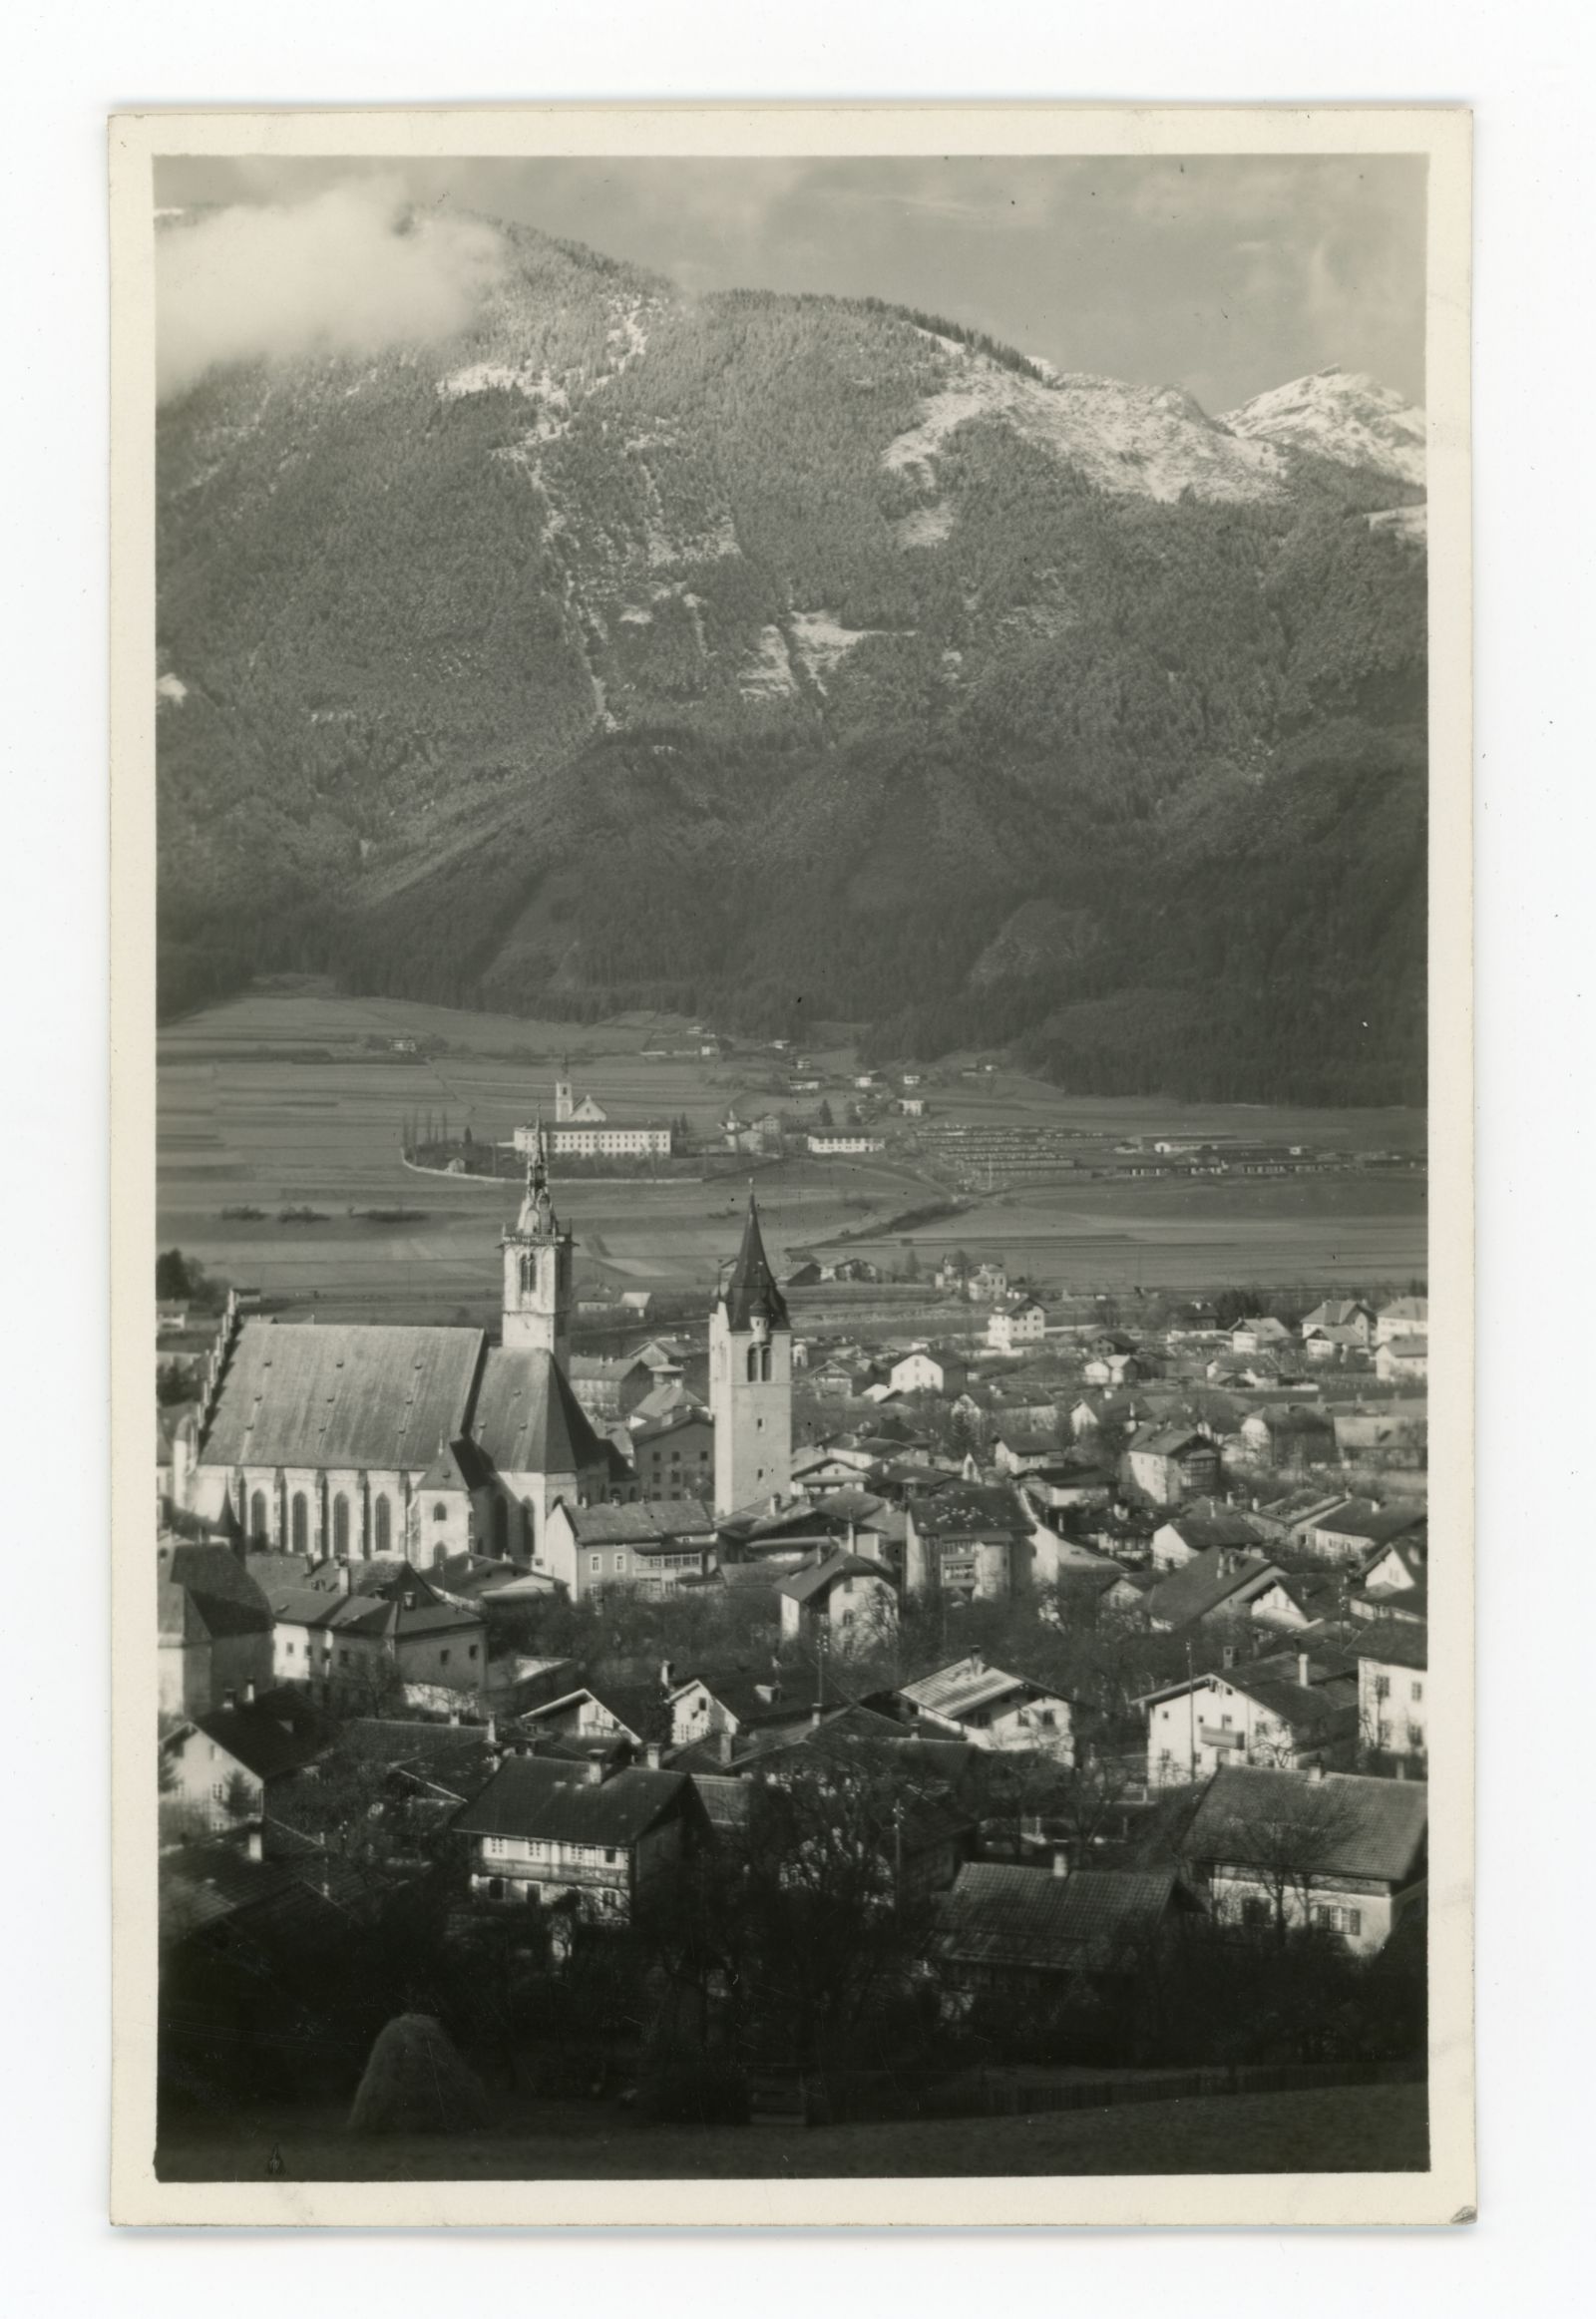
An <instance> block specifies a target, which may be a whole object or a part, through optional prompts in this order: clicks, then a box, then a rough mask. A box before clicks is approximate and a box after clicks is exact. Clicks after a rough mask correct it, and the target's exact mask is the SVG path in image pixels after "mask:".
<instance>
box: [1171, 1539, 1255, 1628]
mask: <svg viewBox="0 0 1596 2319" xmlns="http://www.w3.org/2000/svg"><path fill="white" fill-rule="evenodd" d="M1280 1576H1281V1572H1280V1571H1279V1570H1278V1569H1277V1568H1276V1566H1275V1564H1274V1563H1273V1562H1268V1561H1266V1560H1265V1559H1264V1557H1263V1556H1262V1555H1261V1554H1257V1553H1253V1554H1248V1553H1244V1552H1242V1551H1241V1550H1240V1549H1239V1548H1237V1547H1234V1546H1210V1547H1208V1548H1206V1549H1205V1550H1204V1552H1202V1553H1201V1554H1197V1555H1194V1556H1193V1557H1192V1559H1191V1561H1190V1562H1188V1563H1186V1564H1184V1565H1183V1567H1182V1568H1180V1569H1179V1570H1176V1571H1173V1572H1171V1574H1170V1576H1169V1577H1168V1578H1163V1579H1160V1580H1159V1582H1158V1584H1157V1585H1156V1586H1155V1587H1153V1588H1152V1590H1151V1592H1150V1593H1149V1594H1148V1596H1147V1598H1146V1605H1145V1608H1146V1612H1147V1618H1148V1623H1149V1624H1150V1625H1151V1626H1153V1627H1155V1628H1159V1629H1161V1630H1163V1631H1165V1632H1166V1633H1170V1634H1175V1633H1178V1632H1179V1631H1180V1629H1181V1628H1183V1627H1194V1626H1199V1625H1201V1624H1202V1623H1203V1622H1204V1621H1205V1620H1208V1619H1229V1618H1236V1617H1238V1616H1239V1615H1240V1614H1241V1613H1242V1612H1243V1611H1245V1610H1246V1609H1247V1608H1248V1606H1249V1605H1250V1603H1251V1602H1252V1600H1253V1597H1254V1596H1255V1595H1257V1594H1261V1593H1262V1592H1263V1590H1264V1588H1265V1587H1267V1586H1269V1585H1271V1584H1272V1583H1273V1581H1274V1580H1275V1579H1277V1578H1279V1577H1280Z"/></svg>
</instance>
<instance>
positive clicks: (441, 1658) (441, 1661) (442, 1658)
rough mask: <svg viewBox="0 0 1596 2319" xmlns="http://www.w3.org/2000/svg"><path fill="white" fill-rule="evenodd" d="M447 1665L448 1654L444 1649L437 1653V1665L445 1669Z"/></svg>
mask: <svg viewBox="0 0 1596 2319" xmlns="http://www.w3.org/2000/svg"><path fill="white" fill-rule="evenodd" d="M448 1664H449V1653H448V1650H447V1648H446V1649H444V1650H442V1651H440V1652H439V1654H438V1665H439V1666H440V1667H447V1666H448Z"/></svg>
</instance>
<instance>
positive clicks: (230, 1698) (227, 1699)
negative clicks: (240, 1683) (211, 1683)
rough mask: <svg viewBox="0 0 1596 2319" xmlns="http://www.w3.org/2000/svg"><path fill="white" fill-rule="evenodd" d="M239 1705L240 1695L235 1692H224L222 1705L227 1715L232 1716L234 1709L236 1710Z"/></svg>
mask: <svg viewBox="0 0 1596 2319" xmlns="http://www.w3.org/2000/svg"><path fill="white" fill-rule="evenodd" d="M237 1704H238V1694H237V1693H236V1692H235V1691H224V1692H223V1693H222V1695H221V1705H222V1707H223V1709H224V1710H225V1712H226V1713H227V1714H228V1715H229V1716H230V1715H231V1713H232V1711H233V1709H234V1708H235V1707H236V1706H237Z"/></svg>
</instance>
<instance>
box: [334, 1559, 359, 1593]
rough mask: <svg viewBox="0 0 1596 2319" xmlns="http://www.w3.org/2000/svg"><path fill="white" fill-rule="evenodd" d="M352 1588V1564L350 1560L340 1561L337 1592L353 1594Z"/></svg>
mask: <svg viewBox="0 0 1596 2319" xmlns="http://www.w3.org/2000/svg"><path fill="white" fill-rule="evenodd" d="M354 1590H355V1571H354V1564H353V1563H352V1562H340V1563H339V1565H338V1592H339V1593H340V1594H353V1593H354Z"/></svg>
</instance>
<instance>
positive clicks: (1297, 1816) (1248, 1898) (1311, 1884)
mask: <svg viewBox="0 0 1596 2319" xmlns="http://www.w3.org/2000/svg"><path fill="white" fill-rule="evenodd" d="M1210 1793H1212V1790H1210ZM1355 1826H1356V1814H1355V1813H1354V1811H1353V1810H1352V1808H1351V1807H1350V1805H1349V1804H1348V1802H1347V1800H1346V1798H1345V1797H1344V1796H1343V1795H1342V1794H1340V1793H1339V1792H1338V1790H1337V1789H1336V1787H1335V1786H1334V1785H1332V1784H1330V1783H1327V1782H1325V1781H1323V1780H1320V1779H1316V1778H1310V1777H1307V1776H1303V1777H1298V1776H1296V1775H1295V1774H1293V1773H1289V1772H1283V1773H1278V1774H1277V1775H1276V1776H1275V1778H1274V1780H1273V1782H1272V1785H1271V1788H1270V1791H1269V1793H1268V1794H1267V1795H1265V1794H1263V1793H1261V1792H1260V1793H1249V1795H1248V1798H1247V1800H1246V1803H1245V1805H1244V1806H1238V1808H1237V1809H1236V1810H1235V1811H1234V1812H1233V1813H1232V1814H1231V1815H1230V1816H1229V1819H1228V1822H1226V1823H1221V1824H1219V1825H1218V1826H1215V1825H1214V1824H1213V1823H1212V1821H1210V1822H1209V1823H1207V1825H1206V1826H1205V1829H1204V1833H1203V1835H1202V1837H1201V1838H1200V1841H1201V1843H1202V1846H1203V1851H1204V1854H1205V1855H1206V1864H1207V1865H1209V1866H1211V1867H1225V1868H1230V1869H1233V1870H1235V1871H1236V1873H1237V1876H1238V1878H1239V1880H1240V1881H1241V1882H1243V1883H1244V1884H1247V1885H1251V1886H1253V1887H1256V1889H1255V1890H1254V1891H1252V1892H1250V1893H1243V1894H1242V1895H1241V1897H1240V1909H1241V1919H1242V1922H1243V1923H1244V1924H1245V1923H1248V1922H1249V1921H1256V1922H1257V1923H1259V1925H1260V1926H1261V1927H1262V1926H1267V1928H1268V1930H1269V1931H1270V1933H1271V1934H1272V1937H1273V1939H1274V1942H1275V1945H1276V1946H1277V1947H1283V1946H1284V1945H1285V1943H1286V1941H1287V1939H1288V1938H1289V1936H1290V1935H1291V1933H1292V1932H1293V1931H1294V1930H1295V1929H1299V1928H1301V1927H1304V1926H1309V1925H1311V1924H1312V1921H1313V1892H1314V1888H1315V1884H1316V1880H1317V1879H1318V1878H1320V1877H1321V1876H1323V1875H1324V1873H1325V1872H1326V1871H1327V1869H1329V1868H1330V1867H1331V1865H1332V1864H1333V1862H1334V1861H1335V1860H1336V1859H1337V1858H1338V1857H1339V1856H1340V1854H1341V1852H1342V1849H1343V1847H1344V1846H1345V1844H1346V1842H1347V1840H1348V1838H1349V1836H1351V1835H1352V1834H1353V1832H1354V1829H1355ZM1189 1841H1190V1837H1189V1836H1188V1842H1189Z"/></svg>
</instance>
